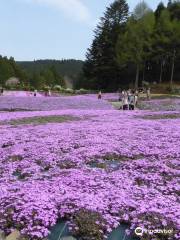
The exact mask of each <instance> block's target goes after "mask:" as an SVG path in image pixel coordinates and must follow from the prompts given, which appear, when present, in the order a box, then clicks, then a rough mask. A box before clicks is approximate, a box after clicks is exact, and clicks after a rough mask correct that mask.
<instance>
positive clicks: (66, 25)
mask: <svg viewBox="0 0 180 240" xmlns="http://www.w3.org/2000/svg"><path fill="white" fill-rule="evenodd" d="M167 1H168V0H163V2H164V3H165V4H167ZM112 2H113V0H0V55H2V56H7V57H10V56H13V57H14V58H15V59H16V60H18V61H30V60H37V59H62V58H63V59H69V58H71V59H72V58H73V59H82V60H84V59H85V53H86V50H87V48H88V47H89V46H90V44H91V43H92V40H93V35H94V33H93V30H94V28H95V26H96V24H97V22H98V20H99V18H100V17H102V16H103V13H104V11H105V9H106V7H107V6H108V5H109V4H110V3H112ZM127 2H128V4H129V6H130V10H131V11H132V10H133V9H134V7H135V6H136V4H137V3H139V0H137V1H136V0H128V1H127ZM146 2H147V3H148V5H149V7H151V8H152V9H155V8H156V6H157V5H158V3H159V2H160V0H147V1H146Z"/></svg>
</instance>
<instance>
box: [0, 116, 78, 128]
mask: <svg viewBox="0 0 180 240" xmlns="http://www.w3.org/2000/svg"><path fill="white" fill-rule="evenodd" d="M78 120H80V118H78V117H74V116H71V115H63V116H43V117H30V118H20V119H13V120H10V121H8V122H0V124H1V125H4V124H10V125H13V126H17V125H28V124H34V125H41V124H47V123H63V122H69V121H78Z"/></svg>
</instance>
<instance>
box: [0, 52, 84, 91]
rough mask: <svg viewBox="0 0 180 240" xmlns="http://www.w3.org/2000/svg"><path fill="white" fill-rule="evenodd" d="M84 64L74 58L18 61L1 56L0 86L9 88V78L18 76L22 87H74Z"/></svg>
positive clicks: (19, 86)
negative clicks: (7, 83)
mask: <svg viewBox="0 0 180 240" xmlns="http://www.w3.org/2000/svg"><path fill="white" fill-rule="evenodd" d="M82 66H83V61H80V60H74V59H69V60H37V61H25V62H16V61H15V60H14V58H12V57H11V58H7V57H2V56H0V86H3V87H6V88H7V87H8V86H7V85H6V82H7V80H8V79H10V78H12V77H16V78H18V79H19V81H20V84H19V85H18V86H16V88H17V87H18V88H20V89H34V88H35V89H44V88H47V87H50V88H52V87H55V86H61V87H71V88H72V87H73V85H74V83H75V82H76V81H77V79H78V78H79V76H80V74H81V72H82ZM13 87H14V86H13Z"/></svg>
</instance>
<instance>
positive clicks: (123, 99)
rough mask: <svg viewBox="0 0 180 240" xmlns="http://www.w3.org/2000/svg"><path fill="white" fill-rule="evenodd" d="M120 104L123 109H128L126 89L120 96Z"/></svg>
mask: <svg viewBox="0 0 180 240" xmlns="http://www.w3.org/2000/svg"><path fill="white" fill-rule="evenodd" d="M122 106H123V110H128V109H129V102H128V94H127V92H126V91H124V94H123V97H122Z"/></svg>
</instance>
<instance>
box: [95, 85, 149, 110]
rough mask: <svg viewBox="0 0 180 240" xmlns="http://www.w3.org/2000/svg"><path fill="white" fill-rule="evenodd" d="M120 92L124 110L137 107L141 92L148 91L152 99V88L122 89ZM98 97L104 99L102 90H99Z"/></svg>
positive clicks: (147, 94)
mask: <svg viewBox="0 0 180 240" xmlns="http://www.w3.org/2000/svg"><path fill="white" fill-rule="evenodd" d="M118 93H119V101H120V102H122V107H120V109H123V110H134V109H135V108H136V107H137V104H138V101H139V96H140V93H146V97H147V100H151V89H150V88H148V89H140V90H132V89H129V90H127V91H126V90H123V91H122V92H121V90H119V91H118ZM98 99H102V92H101V91H99V92H98Z"/></svg>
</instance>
